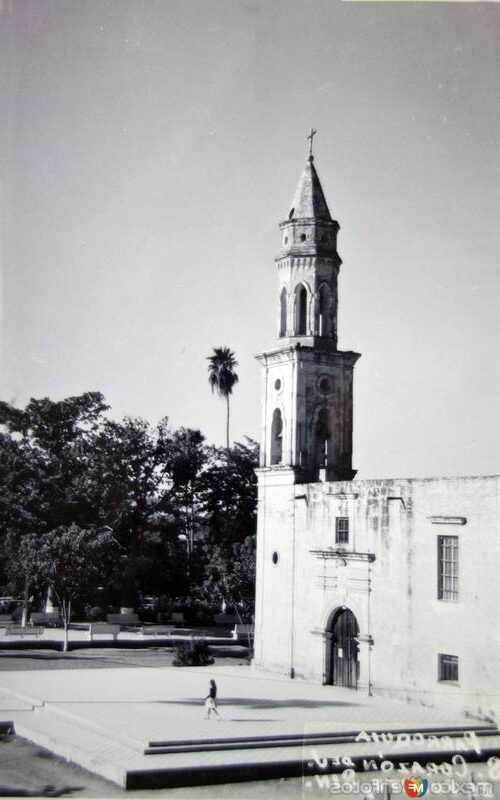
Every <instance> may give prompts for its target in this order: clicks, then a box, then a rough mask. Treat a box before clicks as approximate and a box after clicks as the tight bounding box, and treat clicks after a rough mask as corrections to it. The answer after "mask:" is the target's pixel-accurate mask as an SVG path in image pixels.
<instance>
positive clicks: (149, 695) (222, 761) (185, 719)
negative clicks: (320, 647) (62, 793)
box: [0, 666, 464, 786]
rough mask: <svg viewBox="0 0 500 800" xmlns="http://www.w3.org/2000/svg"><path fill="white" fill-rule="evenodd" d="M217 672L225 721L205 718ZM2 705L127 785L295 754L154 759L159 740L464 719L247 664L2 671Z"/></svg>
mask: <svg viewBox="0 0 500 800" xmlns="http://www.w3.org/2000/svg"><path fill="white" fill-rule="evenodd" d="M212 678H213V679H215V680H216V681H217V686H218V690H219V697H220V703H219V710H220V714H221V720H220V721H218V720H216V719H211V720H206V719H205V718H204V705H203V701H204V698H205V696H206V695H207V692H208V684H209V680H210V679H212ZM0 709H1V711H0V718H1V719H3V720H13V721H14V724H15V729H16V731H17V733H18V734H19V735H21V736H24V737H26V738H28V739H30V740H32V741H34V742H36V743H37V744H39V745H41V746H43V747H46V748H48V749H49V750H51V751H52V752H55V753H57V754H59V755H61V756H63V757H65V758H68V759H69V760H72V761H74V762H75V763H77V764H79V765H80V766H83V767H85V768H86V769H89V770H90V771H92V772H95V773H97V774H98V775H101V776H103V777H105V778H107V779H108V780H111V781H114V782H115V783H117V784H118V785H122V786H124V785H126V780H127V774H130V773H134V772H143V771H148V770H152V771H165V770H176V769H181V770H184V771H185V770H196V769H198V768H199V767H200V764H201V763H203V764H204V765H205V766H207V767H208V768H210V767H218V766H219V767H220V765H233V766H234V765H238V764H240V763H241V762H242V758H243V759H244V762H245V764H246V765H249V764H250V765H251V764H258V763H261V762H262V761H263V760H264V761H265V760H266V759H267V760H268V761H270V760H274V762H276V761H279V760H280V759H282V760H286V759H288V758H289V757H290V749H289V748H279V747H277V748H274V749H269V750H265V751H263V750H259V749H253V750H252V749H250V750H248V751H244V754H243V755H242V752H241V751H238V750H231V749H228V750H222V751H221V750H218V751H215V752H203V753H199V752H179V753H169V754H159V755H146V754H145V753H144V750H145V749H146V748H147V747H148V744H149V743H150V742H151V741H172V740H176V741H178V740H189V741H192V740H201V741H210V740H213V739H214V738H217V739H226V738H233V737H243V736H244V737H252V736H256V737H262V736H272V737H280V736H282V735H284V734H286V735H289V734H295V733H296V734H300V735H302V734H311V733H318V734H319V733H321V732H336V731H353V730H363V729H377V728H392V729H396V728H403V727H407V728H408V727H411V728H419V727H420V728H426V727H439V726H446V725H464V720H463V719H461V718H460V717H459V716H458V715H452V714H449V715H448V714H446V712H438V711H436V710H433V711H429V710H426V709H424V708H422V707H421V706H411V705H405V704H402V703H400V702H396V701H393V700H389V699H385V698H380V697H368V696H367V695H364V694H361V693H360V692H356V691H353V690H349V689H341V688H337V687H332V686H325V687H323V686H318V685H313V684H308V683H305V682H302V681H298V680H295V681H292V680H289V679H286V678H278V677H276V676H272V677H270V676H268V675H263V674H259V673H256V672H255V671H253V670H252V668H251V667H249V666H239V667H235V666H213V667H203V668H201V667H190V668H175V667H162V668H157V667H135V668H127V667H119V668H107V669H87V668H84V669H76V670H75V669H71V670H65V669H57V670H47V669H45V670H44V669H40V670H37V671H34V670H23V669H19V670H16V671H10V672H8V671H3V672H0ZM347 747H348V746H347V745H344V748H347ZM327 749H328V748H327ZM331 749H332V748H331V747H330V748H329V750H330V752H331ZM372 749H373V747H372ZM297 750H300V748H296V751H297ZM323 751H324V752H326V750H325V749H324V748H323ZM319 752H322V750H321V748H319ZM346 752H348V749H346ZM367 752H368V750H367ZM295 755H297V753H296V752H295ZM299 755H300V754H299ZM207 782H208V781H207Z"/></svg>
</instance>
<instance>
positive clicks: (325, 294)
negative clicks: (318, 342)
mask: <svg viewBox="0 0 500 800" xmlns="http://www.w3.org/2000/svg"><path fill="white" fill-rule="evenodd" d="M317 321H318V322H317V333H318V336H332V335H333V307H332V293H331V291H330V288H329V287H328V286H327V284H326V283H323V284H322V285H321V286H320V288H319V292H318V301H317Z"/></svg>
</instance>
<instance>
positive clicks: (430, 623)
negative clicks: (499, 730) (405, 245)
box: [253, 137, 500, 721]
mask: <svg viewBox="0 0 500 800" xmlns="http://www.w3.org/2000/svg"><path fill="white" fill-rule="evenodd" d="M279 227H280V231H281V248H280V251H279V254H278V256H277V258H276V263H277V271H278V276H277V277H278V287H277V298H276V308H277V337H278V338H277V344H276V347H274V348H273V349H271V350H267V351H265V352H263V353H261V354H260V355H258V356H257V359H258V361H259V363H260V364H261V368H262V439H261V462H260V467H259V469H258V470H257V478H258V531H257V575H256V610H255V652H254V661H253V665H254V668H255V669H257V670H266V671H269V672H275V673H279V674H281V675H288V676H290V677H291V678H300V679H304V680H308V681H314V682H317V683H322V684H334V685H338V686H343V687H350V688H352V690H357V691H360V692H366V693H368V694H378V695H386V696H388V697H394V698H398V699H400V700H404V701H408V702H410V703H414V704H421V705H423V706H426V707H436V708H443V709H444V710H445V711H446V709H450V708H453V709H454V710H457V711H460V712H463V713H464V714H466V715H470V716H472V717H474V718H479V719H483V720H495V721H497V720H498V718H499V716H500V694H499V680H498V679H499V663H500V636H499V634H498V609H499V608H500V602H499V601H500V582H499V579H498V574H499V567H500V525H499V522H500V518H499V498H500V477H499V476H486V477H460V478H455V477H451V478H429V479H412V478H405V479H397V480H356V477H355V476H356V470H355V469H354V468H353V464H352V430H353V378H354V367H355V365H356V362H357V361H358V359H359V358H360V354H359V353H356V352H353V351H350V350H349V351H341V350H338V349H337V305H338V303H337V299H338V293H337V282H338V276H339V270H340V266H341V263H342V262H341V258H340V256H339V254H338V251H337V236H338V232H339V224H338V222H336V221H335V220H334V219H333V218H332V216H331V214H330V210H329V207H328V204H327V201H326V198H325V195H324V192H323V189H322V186H321V183H320V180H319V177H318V173H317V171H316V168H315V165H314V156H313V154H312V137H311V150H310V153H309V156H308V158H307V161H306V163H305V166H304V169H303V171H302V174H301V176H300V179H299V183H298V186H297V190H296V192H295V196H294V198H293V201H292V204H291V206H290V209H289V211H288V213H287V214H286V219H285V220H284V221H283V222H282V223H281V224H280V226H279Z"/></svg>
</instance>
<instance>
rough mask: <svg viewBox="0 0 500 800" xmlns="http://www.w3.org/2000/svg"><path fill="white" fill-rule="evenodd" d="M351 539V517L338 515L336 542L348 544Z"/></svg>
mask: <svg viewBox="0 0 500 800" xmlns="http://www.w3.org/2000/svg"><path fill="white" fill-rule="evenodd" d="M348 541H349V517H337V519H336V520H335V544H347V542H348Z"/></svg>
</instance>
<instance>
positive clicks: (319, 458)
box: [314, 408, 331, 467]
mask: <svg viewBox="0 0 500 800" xmlns="http://www.w3.org/2000/svg"><path fill="white" fill-rule="evenodd" d="M314 439H315V459H314V460H315V462H316V466H317V467H326V466H327V464H328V455H329V453H328V449H329V447H330V439H331V432H330V423H329V419H328V410H327V409H326V408H322V409H321V410H320V412H319V414H318V419H317V420H316V429H315V437H314Z"/></svg>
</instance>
